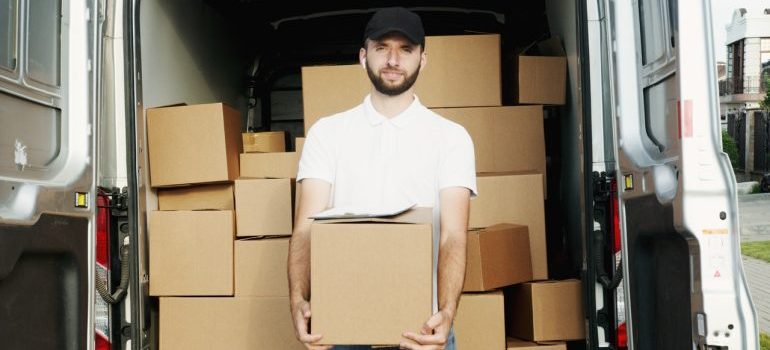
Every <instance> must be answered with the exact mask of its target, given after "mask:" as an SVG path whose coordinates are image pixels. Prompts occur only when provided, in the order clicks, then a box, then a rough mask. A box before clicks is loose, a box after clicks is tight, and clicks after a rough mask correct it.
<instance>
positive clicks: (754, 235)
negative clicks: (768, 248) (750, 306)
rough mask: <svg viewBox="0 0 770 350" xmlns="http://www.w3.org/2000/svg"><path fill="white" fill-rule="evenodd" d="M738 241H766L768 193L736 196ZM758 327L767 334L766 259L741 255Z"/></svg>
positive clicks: (769, 232) (769, 282)
mask: <svg viewBox="0 0 770 350" xmlns="http://www.w3.org/2000/svg"><path fill="white" fill-rule="evenodd" d="M738 214H739V220H740V224H741V241H743V242H748V241H770V193H763V194H752V195H743V196H738ZM743 269H744V272H745V273H746V279H747V280H748V283H749V291H750V293H751V299H752V300H753V301H754V308H755V309H756V310H757V323H758V324H759V331H760V332H765V333H768V334H770V263H767V262H764V261H762V260H758V259H754V258H749V257H746V256H744V257H743Z"/></svg>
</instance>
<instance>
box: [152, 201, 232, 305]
mask: <svg viewBox="0 0 770 350" xmlns="http://www.w3.org/2000/svg"><path fill="white" fill-rule="evenodd" d="M233 221H234V218H233V212H232V211H229V210H224V211H210V210H206V211H153V212H150V215H149V223H148V225H149V232H148V235H149V244H150V295H152V296H198V295H199V296H217V295H233V240H234V238H233V236H234V233H233V228H234V224H233Z"/></svg>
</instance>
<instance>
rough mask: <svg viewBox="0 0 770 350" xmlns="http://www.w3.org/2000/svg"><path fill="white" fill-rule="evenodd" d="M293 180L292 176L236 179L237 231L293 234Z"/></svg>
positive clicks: (248, 235)
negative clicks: (286, 177) (287, 177)
mask: <svg viewBox="0 0 770 350" xmlns="http://www.w3.org/2000/svg"><path fill="white" fill-rule="evenodd" d="M293 182H294V181H292V180H291V179H238V180H235V206H236V208H238V210H237V211H236V213H235V218H236V220H235V221H236V227H237V229H236V235H237V236H238V237H250V236H289V235H291V230H292V214H293V210H292V208H293V205H292V202H293V200H294V196H293V187H294V184H293Z"/></svg>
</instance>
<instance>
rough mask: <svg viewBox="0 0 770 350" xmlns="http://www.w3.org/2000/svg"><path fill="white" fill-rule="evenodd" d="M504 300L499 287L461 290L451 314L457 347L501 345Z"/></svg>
mask: <svg viewBox="0 0 770 350" xmlns="http://www.w3.org/2000/svg"><path fill="white" fill-rule="evenodd" d="M504 310H505V307H504V301H503V293H502V292H501V291H497V292H491V293H463V294H462V296H461V297H460V305H459V306H458V308H457V315H456V316H455V321H454V329H455V342H456V345H457V348H458V349H505V316H504Z"/></svg>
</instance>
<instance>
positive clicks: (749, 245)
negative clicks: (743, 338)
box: [741, 241, 770, 350]
mask: <svg viewBox="0 0 770 350" xmlns="http://www.w3.org/2000/svg"><path fill="white" fill-rule="evenodd" d="M741 254H743V255H746V256H750V257H752V258H757V259H760V260H764V261H767V262H770V241H758V242H745V243H741ZM768 341H770V339H768ZM768 350H770V349H768Z"/></svg>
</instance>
